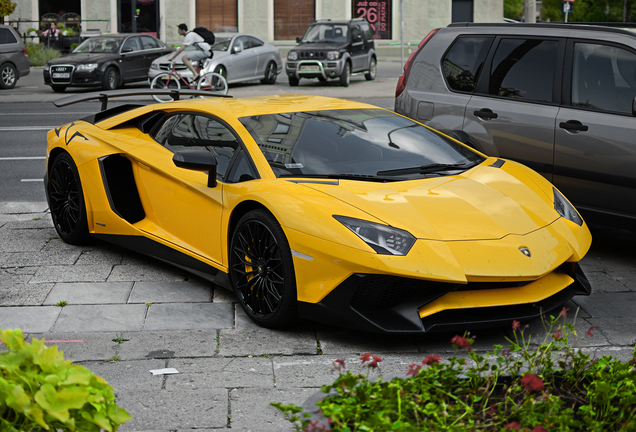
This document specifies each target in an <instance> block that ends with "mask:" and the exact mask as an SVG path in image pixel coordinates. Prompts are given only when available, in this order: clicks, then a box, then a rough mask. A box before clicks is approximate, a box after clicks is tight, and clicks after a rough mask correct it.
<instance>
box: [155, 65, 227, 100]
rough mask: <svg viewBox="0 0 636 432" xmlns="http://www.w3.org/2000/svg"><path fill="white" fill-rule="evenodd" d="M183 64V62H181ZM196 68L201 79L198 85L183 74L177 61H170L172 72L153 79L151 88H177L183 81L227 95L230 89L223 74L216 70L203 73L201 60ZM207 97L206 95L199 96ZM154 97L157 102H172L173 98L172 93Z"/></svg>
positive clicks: (200, 88) (190, 86) (189, 86)
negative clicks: (176, 66) (176, 65)
mask: <svg viewBox="0 0 636 432" xmlns="http://www.w3.org/2000/svg"><path fill="white" fill-rule="evenodd" d="M181 64H183V63H181ZM195 69H196V70H197V73H198V74H199V77H200V78H199V80H198V81H197V82H196V85H195V83H194V82H192V80H189V79H187V78H184V77H183V76H181V74H180V73H179V71H178V70H177V69H176V68H175V62H170V72H163V73H160V74H159V75H157V76H156V77H154V78H153V79H152V82H151V83H150V88H151V89H160V90H176V89H180V88H181V86H182V83H183V84H185V86H187V87H188V88H190V89H192V90H194V89H196V90H205V91H209V92H211V93H213V94H219V95H226V94H227V91H228V86H227V81H226V79H225V77H223V75H221V74H218V73H216V72H207V73H205V74H203V75H201V70H202V69H201V65H200V64H199V62H197V63H196V64H195ZM199 97H205V96H199ZM152 98H153V99H154V100H156V101H157V102H172V101H173V99H172V97H171V96H170V95H152Z"/></svg>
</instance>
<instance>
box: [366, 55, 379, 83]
mask: <svg viewBox="0 0 636 432" xmlns="http://www.w3.org/2000/svg"><path fill="white" fill-rule="evenodd" d="M377 69H378V62H377V61H376V59H375V58H371V63H370V64H369V72H367V73H366V74H364V77H365V78H366V79H367V81H373V80H374V79H375V74H376V72H377Z"/></svg>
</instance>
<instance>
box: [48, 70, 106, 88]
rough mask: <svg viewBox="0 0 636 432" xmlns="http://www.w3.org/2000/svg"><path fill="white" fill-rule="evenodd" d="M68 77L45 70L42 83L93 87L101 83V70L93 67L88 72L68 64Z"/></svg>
mask: <svg viewBox="0 0 636 432" xmlns="http://www.w3.org/2000/svg"><path fill="white" fill-rule="evenodd" d="M65 73H68V77H67V76H64V77H55V78H53V77H52V76H51V73H50V72H49V71H47V70H45V71H44V72H43V76H44V84H46V85H59V86H67V87H95V86H101V85H102V71H101V70H100V69H95V70H93V71H90V72H84V71H78V70H77V69H76V68H75V67H74V66H72V67H71V66H69V71H68V72H65Z"/></svg>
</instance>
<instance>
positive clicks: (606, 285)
mask: <svg viewBox="0 0 636 432" xmlns="http://www.w3.org/2000/svg"><path fill="white" fill-rule="evenodd" d="M585 276H587V279H588V280H589V281H590V284H592V292H594V293H601V292H625V291H629V288H627V287H626V286H625V285H623V284H622V283H621V282H619V281H618V280H616V279H615V278H614V277H612V276H611V275H610V274H609V273H608V272H587V273H585Z"/></svg>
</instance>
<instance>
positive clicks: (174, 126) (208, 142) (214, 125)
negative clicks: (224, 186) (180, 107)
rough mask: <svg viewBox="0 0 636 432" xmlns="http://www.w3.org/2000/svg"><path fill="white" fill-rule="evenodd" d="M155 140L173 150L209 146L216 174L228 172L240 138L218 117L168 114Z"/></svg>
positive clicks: (207, 148) (218, 175) (197, 148)
mask: <svg viewBox="0 0 636 432" xmlns="http://www.w3.org/2000/svg"><path fill="white" fill-rule="evenodd" d="M154 138H155V140H156V141H157V142H158V143H159V144H162V145H164V146H165V147H166V148H167V149H169V150H171V151H172V152H174V153H176V152H180V151H184V150H207V151H209V152H211V153H212V154H214V156H216V160H217V162H218V165H217V167H216V172H217V177H218V178H219V179H222V178H223V176H225V173H226V171H227V168H228V166H229V164H230V160H231V159H232V156H234V152H235V151H236V149H237V148H238V142H237V141H236V138H235V137H234V135H233V134H232V132H231V131H230V130H229V129H228V128H227V127H225V126H224V125H223V124H221V123H220V122H218V121H217V120H215V119H213V118H211V117H207V116H202V115H196V114H181V115H175V116H172V117H169V118H168V119H166V121H164V123H163V125H162V126H161V127H160V128H159V130H158V132H157V133H156V134H155V137H154Z"/></svg>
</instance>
